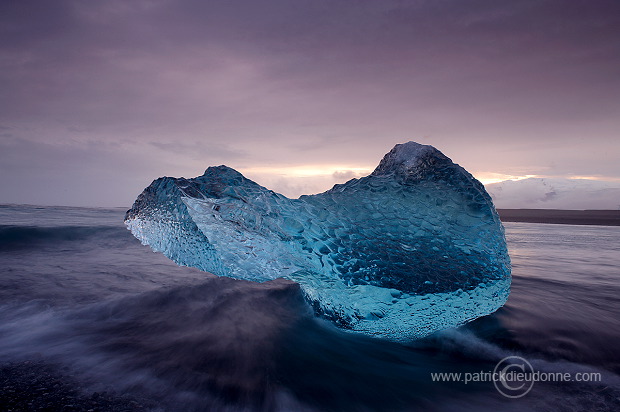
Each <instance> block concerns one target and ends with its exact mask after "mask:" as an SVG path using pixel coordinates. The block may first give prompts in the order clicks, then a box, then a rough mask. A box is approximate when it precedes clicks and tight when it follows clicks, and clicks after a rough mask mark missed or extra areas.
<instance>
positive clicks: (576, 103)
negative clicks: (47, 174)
mask: <svg viewBox="0 0 620 412" xmlns="http://www.w3.org/2000/svg"><path fill="white" fill-rule="evenodd" d="M618 38H620V3H618V2H617V1H604V0H600V1H599V0H597V1H581V0H577V1H571V2H564V1H548V0H547V1H544V0H543V1H541V0H523V1H512V2H497V1H493V0H485V1H482V0H474V1H456V0H437V1H422V0H419V1H418V0H411V1H406V0H401V1H396V0H395V1H353V0H350V1H338V2H334V1H327V0H306V1H295V2H290V1H285V0H279V1H275V0H274V1H262V2H256V1H250V0H246V1H224V0H221V1H208V2H204V1H198V0H181V1H173V0H154V1H131V2H127V1H120V0H110V1H105V2H83V1H77V0H71V1H69V0H59V1H54V2H35V1H27V0H21V1H4V2H1V3H0V84H2V96H1V97H0V122H1V123H2V124H3V125H5V126H4V127H10V128H11V129H10V130H8V131H7V132H6V133H10V134H11V136H10V137H14V138H18V139H23V140H24V141H28V142H32V144H33V145H39V146H38V149H36V150H35V151H37V150H38V151H37V153H40V154H41V156H44V153H45V151H46V150H50V152H49V156H48V158H49V159H50V160H49V161H50V162H53V161H54V157H53V156H59V157H58V158H57V159H56V160H57V161H58V162H59V164H62V160H63V159H62V156H61V155H60V154H59V153H58V152H57V151H54V150H51V149H49V147H50V145H51V146H53V145H55V144H62V145H65V146H67V147H73V148H75V149H76V150H78V149H79V148H83V147H88V144H91V143H92V144H95V145H109V146H106V147H108V148H107V149H106V151H105V155H102V156H104V157H105V158H107V159H109V160H110V161H111V162H114V158H115V156H117V157H118V159H119V160H118V161H119V162H120V163H122V162H123V161H124V160H122V159H124V157H125V158H126V157H128V156H129V155H130V156H129V157H130V159H131V162H133V163H134V164H139V165H142V164H151V163H153V159H155V160H157V161H159V160H161V162H162V163H165V164H166V165H167V166H166V167H165V169H166V170H167V171H168V170H169V169H172V172H173V173H172V174H174V170H179V171H181V172H182V173H188V171H190V170H203V169H204V168H205V167H206V166H208V165H209V164H222V163H227V164H230V165H231V166H234V167H251V166H256V165H263V164H265V165H270V166H274V165H275V166H277V165H295V164H316V165H320V164H332V165H338V164H340V165H349V166H365V167H369V168H372V167H373V166H374V165H375V164H376V163H377V162H378V160H379V158H380V157H381V156H382V154H383V153H385V152H387V151H388V150H389V149H390V147H391V146H392V145H393V144H395V143H397V142H402V141H406V140H411V139H413V140H418V141H420V140H421V142H422V143H428V144H433V145H435V146H437V147H438V148H440V149H441V150H443V151H444V152H446V153H447V154H448V155H450V156H451V157H452V158H453V159H454V160H455V161H457V162H459V163H461V164H463V165H464V166H465V167H467V168H468V169H471V170H472V171H474V172H476V171H479V172H498V173H514V172H515V171H519V173H522V174H557V175H567V174H581V175H594V174H598V175H604V176H616V177H617V176H620V169H619V166H618V165H617V159H615V158H614V156H613V153H618V149H620V143H618V139H617V133H618V130H619V126H620V125H619V124H618V119H619V118H620V99H618V96H619V95H620V42H618ZM1 138H2V139H8V138H9V136H2V137H1ZM103 142H105V143H103ZM97 147H99V146H97ZM33 150H34V148H33ZM79 150H81V149H79ZM94 153H95V154H94V156H96V155H97V153H103V152H98V151H94ZM1 161H2V162H5V160H4V159H3V160H1ZM156 163H157V162H156ZM76 165H77V163H76ZM104 165H105V162H96V161H93V162H89V163H86V162H85V163H84V164H83V165H82V167H83V168H85V169H89V170H92V173H93V175H96V174H97V173H96V170H95V169H94V168H95V167H104ZM29 166H30V167H31V168H33V169H36V168H37V167H39V166H37V164H36V163H33V164H31V165H29ZM117 169H118V170H119V173H121V172H124V173H127V174H129V173H135V174H137V175H139V176H141V177H142V178H143V179H144V178H145V177H146V176H147V173H149V172H151V171H153V170H152V169H147V168H145V169H140V168H127V169H120V168H117ZM136 169H137V170H136ZM4 170H6V171H7V172H8V173H11V170H12V169H10V168H8V166H6V165H5V167H4ZM74 171H75V170H74V169H71V170H69V169H67V171H66V176H67V178H68V179H69V178H70V174H71V173H73V172H74ZM154 172H157V171H156V170H155V171H154ZM59 173H61V172H59ZM177 174H181V173H177ZM59 176H60V175H59ZM150 177H156V176H150ZM60 180H61V178H60V177H59V181H60ZM288 186H289V187H293V186H295V185H294V184H288ZM110 190H111V191H113V188H111V189H110ZM117 199H118V202H119V204H120V203H124V204H126V203H127V202H129V201H130V200H131V199H128V198H126V197H125V196H124V195H123V196H120V195H119V196H118V197H117ZM0 201H2V199H0Z"/></svg>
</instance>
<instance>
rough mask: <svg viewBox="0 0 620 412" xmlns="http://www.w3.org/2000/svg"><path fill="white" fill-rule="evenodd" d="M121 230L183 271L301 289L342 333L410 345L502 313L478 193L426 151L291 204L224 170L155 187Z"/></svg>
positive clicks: (497, 252)
mask: <svg viewBox="0 0 620 412" xmlns="http://www.w3.org/2000/svg"><path fill="white" fill-rule="evenodd" d="M125 224H126V225H127V227H128V229H129V230H130V231H131V232H132V233H133V235H134V236H135V237H136V238H138V239H139V240H140V241H141V242H142V243H143V244H145V245H149V246H150V247H151V248H152V249H153V250H154V251H157V252H161V253H163V254H164V255H166V256H167V257H168V258H170V259H172V260H173V261H174V262H176V263H177V264H179V265H184V266H192V267H196V268H198V269H201V270H203V271H206V272H211V273H214V274H216V275H219V276H228V277H232V278H238V279H246V280H252V281H256V282H264V281H268V280H273V279H276V278H286V279H290V280H293V281H295V282H297V283H298V284H299V285H300V287H301V290H302V292H303V294H304V297H305V298H306V300H307V301H308V302H309V303H310V305H311V306H312V308H313V309H314V311H315V313H316V314H317V315H318V316H320V317H322V318H324V319H327V320H330V321H332V322H333V323H334V324H335V325H337V326H339V327H340V328H343V329H346V330H350V331H356V332H361V333H365V334H368V335H372V336H377V337H381V338H387V339H391V340H400V341H402V340H408V339H414V338H418V337H422V336H425V335H428V334H430V333H432V332H435V331H438V330H441V329H445V328H449V327H454V326H458V325H461V324H464V323H466V322H468V321H470V320H473V319H475V318H478V317H480V316H484V315H487V314H489V313H492V312H494V311H495V310H497V309H498V308H500V307H501V306H502V305H503V304H504V303H505V302H506V300H507V298H508V294H509V292H510V281H511V275H510V271H511V268H510V257H509V255H508V251H507V248H506V240H505V236H504V228H503V226H502V223H501V222H500V220H499V216H498V214H497V212H496V211H495V208H494V206H493V203H492V201H491V198H490V196H489V195H488V194H487V192H486V191H485V189H484V187H483V186H482V184H481V183H480V182H479V181H477V180H476V179H475V178H474V177H473V176H472V175H471V174H469V173H468V172H467V171H466V170H465V169H463V168H462V167H461V166H459V165H457V164H455V163H453V162H452V161H451V160H450V159H449V158H448V157H447V156H445V155H444V154H443V153H441V152H440V151H439V150H437V149H435V148H434V147H432V146H428V145H421V144H418V143H415V142H408V143H404V144H399V145H396V146H395V147H394V148H393V149H392V150H391V151H390V152H389V153H388V154H386V155H385V157H384V158H383V160H381V162H380V163H379V165H378V166H377V168H376V169H375V170H374V171H373V172H372V173H371V174H370V175H368V176H366V177H362V178H359V179H352V180H350V181H348V182H346V183H344V184H337V185H335V186H334V187H333V188H332V189H330V190H328V191H326V192H324V193H320V194H315V195H309V196H301V197H299V198H298V199H289V198H287V197H285V196H283V195H281V194H278V193H276V192H273V191H271V190H268V189H266V188H264V187H262V186H260V185H259V184H257V183H255V182H253V181H251V180H249V179H247V178H245V177H244V176H243V175H242V174H241V173H239V172H237V171H235V170H234V169H231V168H230V167H227V166H217V167H209V168H208V169H207V170H206V171H205V173H204V174H203V175H202V176H199V177H196V178H193V179H185V178H172V177H162V178H159V179H156V180H155V181H153V183H152V184H151V185H150V186H149V187H147V188H146V189H145V190H144V191H143V192H142V194H140V195H139V196H138V198H137V199H136V201H135V203H134V205H133V207H132V208H131V209H130V210H129V211H128V212H127V214H126V217H125Z"/></svg>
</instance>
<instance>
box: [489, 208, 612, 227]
mask: <svg viewBox="0 0 620 412" xmlns="http://www.w3.org/2000/svg"><path fill="white" fill-rule="evenodd" d="M497 213H499V217H500V219H501V220H502V221H503V222H526V223H551V224H561V225H597V226H620V210H558V209H497Z"/></svg>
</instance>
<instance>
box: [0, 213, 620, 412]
mask: <svg viewBox="0 0 620 412" xmlns="http://www.w3.org/2000/svg"><path fill="white" fill-rule="evenodd" d="M124 212H125V210H124V209H87V208H65V207H34V206H15V205H4V206H0V366H4V367H5V368H10V367H12V366H11V365H16V364H19V363H20V362H24V361H32V360H36V362H38V363H39V364H41V363H43V364H46V365H49V368H50V369H51V370H52V371H53V370H54V369H58V371H59V372H58V373H59V376H71V380H72V382H78V384H77V389H78V390H79V391H80V392H83V393H84V396H89V394H91V393H93V392H95V391H97V392H101V391H105V392H106V393H109V394H114V396H116V395H118V396H119V397H122V396H124V395H131V396H136V397H137V398H138V399H148V400H149V403H148V406H147V409H152V410H165V411H177V410H178V411H186V410H197V411H198V410H205V411H211V410H221V411H415V410H431V411H461V410H473V411H497V410H502V411H504V410H507V411H513V410H514V411H520V410H540V411H548V410H558V411H580V410H589V411H613V410H620V269H619V268H620V253H619V252H620V227H607V226H572V225H544V224H533V223H506V224H505V227H506V234H507V240H508V247H509V251H510V254H511V258H512V262H513V285H512V292H511V296H510V298H509V300H508V302H507V304H506V305H505V306H504V307H503V308H501V309H500V310H499V311H497V312H496V313H494V314H492V315H489V316H486V317H483V318H480V319H477V320H476V321H474V322H472V323H470V324H468V325H465V326H463V327H460V328H456V329H451V330H446V331H442V332H440V333H437V334H434V335H432V336H430V337H428V338H425V339H421V340H417V341H412V342H409V343H406V344H398V343H393V342H387V341H383V340H380V339H374V338H370V337H366V336H362V335H358V334H353V333H348V332H344V331H341V330H338V329H336V328H334V327H333V326H331V325H330V324H328V323H326V322H324V321H322V320H320V319H316V318H314V317H313V316H312V314H311V310H310V309H309V308H308V306H307V305H306V304H305V302H304V301H303V299H302V297H301V295H300V293H299V289H298V287H297V286H296V285H295V284H294V283H291V282H289V281H284V280H276V281H272V282H266V283H263V284H258V283H251V282H246V281H237V280H232V279H227V278H218V277H215V276H213V275H210V274H207V273H204V272H200V271H198V270H196V269H191V268H184V267H178V266H176V265H175V264H174V263H172V262H171V261H169V260H168V259H166V258H165V257H163V256H162V255H160V254H156V253H153V252H151V250H150V249H149V248H148V247H146V246H143V245H141V244H140V242H139V241H137V240H136V239H135V238H134V237H133V236H131V234H130V233H129V232H128V231H127V230H126V229H125V227H124V225H123V216H124ZM507 356H520V357H522V358H524V359H526V360H527V361H528V362H530V364H531V365H532V366H533V368H534V369H535V370H537V371H541V372H545V373H568V374H570V375H571V376H576V374H578V373H581V374H584V373H585V374H588V375H587V376H591V377H593V379H590V380H589V381H586V382H584V381H572V382H535V383H534V385H533V386H532V388H531V390H530V391H529V392H528V393H527V394H526V395H524V396H522V397H519V398H508V397H505V396H503V395H502V394H501V393H499V391H498V390H497V389H496V388H495V385H494V384H493V383H492V382H488V381H485V382H469V383H467V384H466V383H464V382H463V381H458V382H456V381H443V382H440V381H434V380H433V377H432V374H436V373H444V372H445V373H460V374H461V376H464V375H465V374H470V375H471V376H473V375H474V374H475V373H477V372H484V371H492V370H493V369H494V367H495V366H496V365H497V363H498V361H500V360H501V359H503V358H505V357H507ZM7 365H8V366H7ZM3 370H6V369H3ZM5 389H6V388H5ZM0 390H3V388H2V387H0ZM32 396H33V398H35V397H37V396H39V397H40V396H42V395H41V394H40V393H39V392H37V391H36V388H33V391H32ZM0 399H1V397H0ZM51 409H53V408H51ZM0 410H2V405H0Z"/></svg>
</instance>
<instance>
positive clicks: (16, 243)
mask: <svg viewBox="0 0 620 412" xmlns="http://www.w3.org/2000/svg"><path fill="white" fill-rule="evenodd" d="M93 238H130V236H129V235H128V232H127V230H126V229H125V228H124V227H122V226H118V227H116V226H53V227H43V226H13V225H1V226H0V250H13V249H28V248H33V247H39V246H41V245H42V244H56V243H58V242H76V241H84V240H88V239H93Z"/></svg>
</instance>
